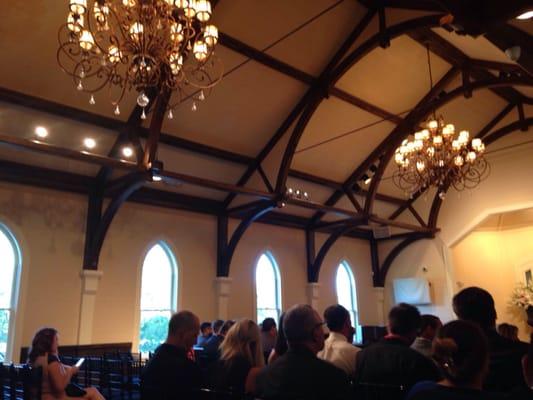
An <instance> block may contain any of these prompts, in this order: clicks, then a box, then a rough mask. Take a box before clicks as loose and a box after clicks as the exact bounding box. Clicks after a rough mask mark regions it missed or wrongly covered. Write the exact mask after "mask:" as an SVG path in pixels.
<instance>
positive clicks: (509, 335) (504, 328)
mask: <svg viewBox="0 0 533 400" xmlns="http://www.w3.org/2000/svg"><path fill="white" fill-rule="evenodd" d="M498 334H499V335H500V336H503V337H504V338H506V339H509V340H512V341H513V342H519V341H520V339H518V327H517V326H516V325H511V324H506V323H503V324H500V325H498Z"/></svg>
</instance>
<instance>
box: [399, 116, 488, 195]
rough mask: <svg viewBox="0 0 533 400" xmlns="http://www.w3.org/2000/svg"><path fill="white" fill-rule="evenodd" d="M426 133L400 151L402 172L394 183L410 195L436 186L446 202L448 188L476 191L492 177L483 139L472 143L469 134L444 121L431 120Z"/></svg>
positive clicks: (404, 142) (440, 119)
mask: <svg viewBox="0 0 533 400" xmlns="http://www.w3.org/2000/svg"><path fill="white" fill-rule="evenodd" d="M425 125H426V129H423V130H421V131H418V132H416V133H415V134H414V135H413V137H412V139H411V140H409V139H405V140H404V141H403V143H402V145H401V146H400V147H398V148H397V149H396V153H395V155H394V161H395V162H396V165H397V166H398V169H397V170H396V171H395V173H394V175H393V181H394V183H395V184H396V185H397V186H398V187H399V188H400V189H402V190H403V191H404V192H406V193H408V194H411V195H412V194H413V193H415V192H417V191H421V190H424V189H427V188H429V187H430V186H435V187H437V189H438V190H439V196H440V197H441V198H444V187H445V186H447V185H451V186H453V187H454V188H455V189H456V190H458V191H461V190H464V189H472V188H474V187H475V186H477V185H478V184H479V183H480V182H481V181H482V180H483V179H484V178H486V177H487V176H488V172H489V165H488V163H487V161H486V160H485V158H484V156H483V153H484V151H485V145H484V144H483V141H482V140H481V139H479V138H473V139H472V140H470V134H469V132H468V131H465V130H463V131H460V132H459V133H458V134H456V132H455V127H454V126H453V124H445V122H444V119H443V118H442V116H441V117H439V118H438V119H434V118H432V119H430V120H429V121H428V122H427V123H426V124H425Z"/></svg>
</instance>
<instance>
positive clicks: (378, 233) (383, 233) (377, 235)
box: [372, 225, 391, 239]
mask: <svg viewBox="0 0 533 400" xmlns="http://www.w3.org/2000/svg"><path fill="white" fill-rule="evenodd" d="M372 233H373V234H374V239H385V238H389V237H390V235H391V232H390V226H388V225H379V226H373V227H372Z"/></svg>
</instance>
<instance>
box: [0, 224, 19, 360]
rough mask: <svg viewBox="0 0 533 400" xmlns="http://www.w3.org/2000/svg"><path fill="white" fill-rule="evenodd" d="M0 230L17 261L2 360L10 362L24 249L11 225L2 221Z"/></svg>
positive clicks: (12, 282)
mask: <svg viewBox="0 0 533 400" xmlns="http://www.w3.org/2000/svg"><path fill="white" fill-rule="evenodd" d="M0 232H1V233H2V234H4V235H5V237H6V238H7V240H8V241H9V243H10V244H11V248H12V250H13V255H14V263H15V265H14V270H13V278H12V281H11V298H10V299H9V307H10V308H8V309H7V310H8V311H9V322H8V327H7V340H6V353H5V354H4V360H3V361H2V362H8V361H11V360H12V358H13V357H12V355H13V354H12V353H13V344H14V341H15V335H14V331H15V324H16V321H17V305H18V301H17V300H18V298H19V290H20V276H21V270H22V251H21V248H20V245H19V242H18V240H17V238H16V237H15V235H14V234H13V232H12V230H11V229H9V227H8V226H7V225H6V224H4V223H2V222H0ZM2 310H6V308H2Z"/></svg>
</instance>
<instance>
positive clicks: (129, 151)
mask: <svg viewBox="0 0 533 400" xmlns="http://www.w3.org/2000/svg"><path fill="white" fill-rule="evenodd" d="M122 155H123V156H124V157H131V156H132V155H133V149H132V148H131V147H129V146H126V147H123V148H122Z"/></svg>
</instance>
